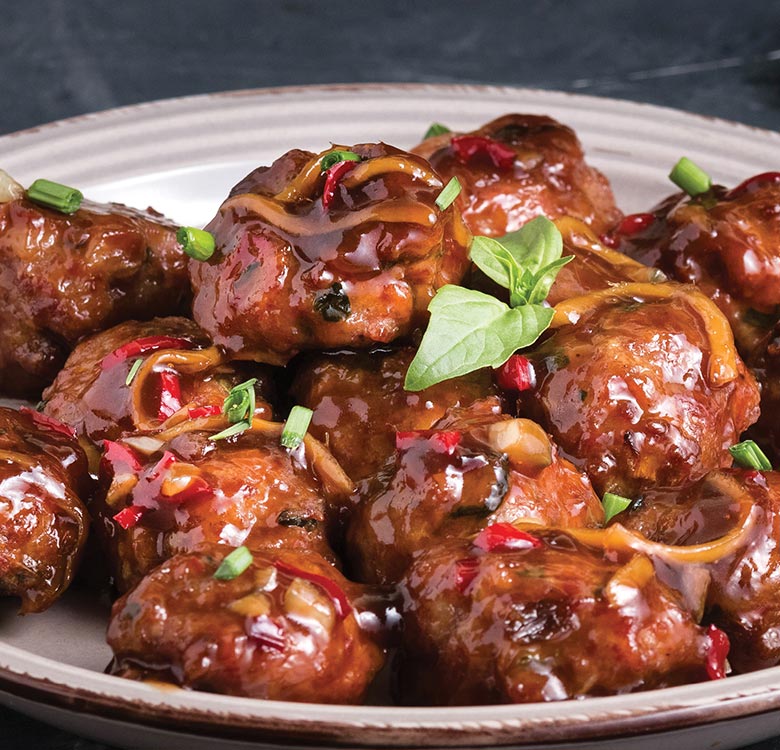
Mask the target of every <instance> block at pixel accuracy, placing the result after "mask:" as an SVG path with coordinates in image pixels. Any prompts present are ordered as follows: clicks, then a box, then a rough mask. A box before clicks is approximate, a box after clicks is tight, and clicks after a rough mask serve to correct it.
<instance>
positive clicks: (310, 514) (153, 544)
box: [94, 417, 352, 591]
mask: <svg viewBox="0 0 780 750" xmlns="http://www.w3.org/2000/svg"><path fill="white" fill-rule="evenodd" d="M226 426H227V422H226V421H225V420H224V419H223V418H222V417H206V418H202V419H197V420H191V421H189V422H184V423H181V424H179V425H176V426H174V427H172V428H170V429H169V430H167V431H165V432H163V433H160V434H159V435H158V436H157V437H156V438H148V437H147V438H146V439H145V440H146V441H147V444H148V441H150V440H151V445H150V450H151V451H153V452H151V453H150V454H149V455H148V456H144V455H142V454H141V453H140V451H138V450H135V449H134V448H133V447H132V446H134V445H136V444H137V443H135V442H133V441H132V439H131V438H127V439H125V441H119V442H111V441H106V442H105V443H104V451H105V452H104V456H103V460H102V462H101V471H100V480H101V481H100V490H99V492H98V494H97V497H96V499H95V503H94V509H95V510H94V512H95V516H96V522H97V523H96V525H97V530H98V532H99V533H100V535H101V537H102V541H103V544H104V547H105V549H106V552H107V555H108V557H109V559H110V561H111V565H112V568H113V570H114V575H115V581H116V584H117V586H118V588H119V589H120V590H121V591H126V590H127V589H128V588H129V587H130V586H132V585H134V584H135V583H137V582H138V580H139V579H140V578H142V577H143V576H144V575H146V573H148V572H149V571H150V570H151V569H152V568H154V567H156V566H157V565H159V564H160V563H161V562H162V561H164V560H165V559H167V558H169V557H172V556H173V555H175V554H177V553H180V552H190V551H193V550H197V549H198V548H199V547H200V546H201V545H203V544H208V543H219V544H224V545H229V546H233V547H237V546H240V545H242V544H247V545H250V546H252V547H253V548H260V547H265V548H269V549H277V548H284V549H304V550H314V551H317V552H320V553H321V554H323V555H325V556H329V557H331V558H332V553H331V552H330V550H329V547H328V545H327V541H326V521H327V518H326V513H327V507H326V504H327V503H328V502H333V503H334V504H337V503H338V502H343V500H344V499H345V497H346V496H347V495H348V494H349V492H350V491H351V490H352V484H351V482H350V481H349V479H348V478H347V477H346V475H345V474H344V473H343V471H341V469H340V467H339V466H338V464H337V463H336V462H335V460H334V459H333V457H332V456H331V455H330V454H329V453H328V452H327V450H326V449H325V447H324V446H322V445H321V444H320V443H318V442H317V441H316V440H314V438H311V437H308V436H307V438H306V439H305V441H304V443H302V444H301V445H300V446H299V447H298V448H296V449H295V450H288V449H285V448H283V447H282V446H281V444H280V442H279V438H280V435H281V432H282V427H283V425H281V424H276V423H273V422H265V421H264V420H260V419H255V420H254V422H253V425H252V427H251V428H250V429H248V430H246V431H245V432H243V433H241V434H239V435H236V436H233V437H227V438H225V439H220V440H212V439H211V438H212V436H214V435H216V434H217V430H221V429H222V428H223V427H226ZM144 447H145V446H144Z"/></svg>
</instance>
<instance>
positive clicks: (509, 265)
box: [469, 236, 520, 291]
mask: <svg viewBox="0 0 780 750" xmlns="http://www.w3.org/2000/svg"><path fill="white" fill-rule="evenodd" d="M469 258H471V260H472V261H473V262H474V263H475V264H476V266H477V268H479V270H480V271H482V273H484V274H485V276H487V277H488V278H489V279H492V280H493V281H495V282H496V284H498V285H499V286H502V287H504V289H509V290H510V291H511V290H512V288H513V287H514V286H516V279H517V276H518V271H519V270H520V268H519V266H518V265H517V261H516V260H515V258H514V256H513V255H512V253H510V252H509V250H507V249H506V248H505V247H504V246H503V245H502V244H501V243H500V242H498V240H494V239H492V238H491V237H479V236H477V237H474V239H473V240H472V242H471V248H470V250H469Z"/></svg>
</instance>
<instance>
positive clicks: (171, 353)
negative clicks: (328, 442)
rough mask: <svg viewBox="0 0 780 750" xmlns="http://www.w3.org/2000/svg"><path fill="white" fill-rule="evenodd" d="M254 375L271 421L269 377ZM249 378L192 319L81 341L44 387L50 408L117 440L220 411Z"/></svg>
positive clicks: (93, 434) (89, 433) (260, 407)
mask: <svg viewBox="0 0 780 750" xmlns="http://www.w3.org/2000/svg"><path fill="white" fill-rule="evenodd" d="M139 360H141V362H140V365H139ZM254 374H255V375H256V376H258V377H259V382H258V383H256V384H255V387H254V390H255V391H256V392H257V396H256V414H257V416H259V417H263V418H270V417H271V412H272V410H271V407H270V405H269V404H268V403H267V402H266V401H265V400H264V399H263V398H262V395H263V394H267V393H268V391H269V385H268V383H269V378H268V376H267V374H266V373H265V372H255V373H254ZM248 377H249V373H248V372H246V371H245V369H244V368H242V367H236V366H234V365H231V364H228V363H227V361H226V359H225V357H224V355H223V354H222V353H221V352H220V351H219V350H218V349H216V347H213V346H210V342H209V339H208V337H207V336H206V335H205V334H204V333H203V331H202V330H201V329H200V328H198V326H197V325H196V324H195V323H193V322H192V321H191V320H186V319H185V318H159V319H156V320H152V321H149V322H148V323H140V322H136V321H128V322H126V323H121V324H120V325H118V326H115V327H114V328H111V329H109V330H108V331H104V332H102V333H98V334H96V335H94V336H92V337H91V338H89V339H86V340H85V341H83V342H82V343H80V344H79V345H78V346H76V348H75V349H74V350H73V353H72V354H71V355H70V357H69V358H68V361H67V362H66V363H65V367H64V368H63V369H62V370H61V371H60V373H59V375H57V378H56V380H55V381H54V383H52V385H51V386H50V387H49V388H47V389H46V391H45V392H44V400H45V405H44V413H45V414H48V415H50V416H52V417H55V418H56V419H59V420H60V421H62V422H65V423H66V424H68V425H70V426H72V427H73V428H74V429H75V430H76V432H77V433H78V434H79V435H84V436H85V437H87V438H88V439H89V440H90V441H92V442H98V441H100V440H106V439H108V440H116V439H117V438H118V437H120V436H122V435H129V434H132V433H137V432H147V431H154V430H157V429H159V428H161V427H162V426H163V425H168V424H170V423H171V422H176V421H179V420H180V419H182V418H185V417H186V416H187V415H188V414H189V413H193V414H198V413H199V412H206V413H210V412H211V411H217V413H218V412H219V408H217V407H220V408H221V407H222V404H223V402H224V400H225V397H226V396H227V394H228V393H229V391H230V389H231V388H232V387H233V386H235V385H238V384H239V383H240V382H241V381H245V380H246V379H247V378H248ZM209 407H213V408H211V409H210V408H209Z"/></svg>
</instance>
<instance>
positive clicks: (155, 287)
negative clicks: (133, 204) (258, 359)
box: [0, 198, 191, 397]
mask: <svg viewBox="0 0 780 750" xmlns="http://www.w3.org/2000/svg"><path fill="white" fill-rule="evenodd" d="M175 231H176V228H175V226H174V225H173V224H171V223H170V222H168V221H167V220H166V219H164V218H163V217H162V216H161V215H160V214H157V213H155V212H153V211H152V210H151V209H150V210H148V211H136V210H134V209H130V208H127V207H125V206H122V205H119V204H115V203H110V204H99V203H92V202H90V201H85V202H84V203H83V204H82V207H81V208H80V209H79V210H78V211H76V212H75V213H74V214H71V215H68V214H64V213H60V212H58V211H55V210H53V209H50V208H44V207H42V206H39V205H37V204H35V203H32V202H31V201H29V200H27V199H26V198H19V199H17V200H10V201H7V202H5V203H0V294H1V295H2V298H3V305H2V308H0V331H1V332H2V333H1V334H0V391H2V392H4V393H6V394H11V395H15V396H35V397H37V395H38V394H40V392H41V390H42V389H43V387H44V386H46V385H48V384H49V383H50V382H51V381H52V380H53V378H54V376H55V375H56V374H57V371H58V370H59V369H60V367H62V365H63V363H64V362H65V359H66V357H67V356H68V353H69V352H70V350H71V349H72V348H73V346H74V345H75V344H76V342H77V341H79V340H80V339H81V338H83V337H84V336H87V335H88V334H91V333H95V332H96V331H101V330H104V329H106V328H108V327H110V326H112V325H115V324H116V323H119V322H121V321H122V320H127V319H130V318H137V319H142V320H145V319H149V318H152V317H154V316H155V315H175V314H177V313H180V312H184V310H185V309H186V307H187V305H188V303H189V300H190V296H191V295H190V287H189V283H188V279H187V263H186V260H187V258H186V256H185V255H184V253H183V252H182V251H181V248H180V247H179V245H178V243H177V242H176V234H175Z"/></svg>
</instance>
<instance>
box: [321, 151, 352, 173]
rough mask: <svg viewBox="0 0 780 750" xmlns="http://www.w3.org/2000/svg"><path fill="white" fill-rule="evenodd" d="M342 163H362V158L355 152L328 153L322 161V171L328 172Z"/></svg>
mask: <svg viewBox="0 0 780 750" xmlns="http://www.w3.org/2000/svg"><path fill="white" fill-rule="evenodd" d="M342 161H361V158H360V156H359V155H358V154H356V153H355V152H354V151H338V150H336V151H328V153H327V154H325V156H323V157H322V159H321V160H320V169H321V170H322V171H323V172H327V171H328V170H329V169H330V168H331V167H332V166H333V165H334V164H338V163H339V162H342Z"/></svg>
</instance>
